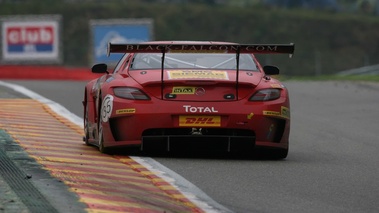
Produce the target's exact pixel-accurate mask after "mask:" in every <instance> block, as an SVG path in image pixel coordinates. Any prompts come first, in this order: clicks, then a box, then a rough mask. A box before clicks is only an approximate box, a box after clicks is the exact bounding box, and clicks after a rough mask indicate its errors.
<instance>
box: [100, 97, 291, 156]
mask: <svg viewBox="0 0 379 213" xmlns="http://www.w3.org/2000/svg"><path fill="white" fill-rule="evenodd" d="M183 117H184V118H187V119H189V118H197V119H198V120H196V121H195V122H193V123H192V124H183V122H182V121H181V119H182V118H183ZM211 118H212V119H213V118H218V119H219V120H217V119H216V121H217V122H213V121H215V120H209V119H211ZM207 119H208V120H207ZM208 121H212V122H208ZM192 128H201V130H202V132H201V133H202V134H201V135H193V134H192V133H191V130H192ZM289 130H290V116H289V104H288V99H286V98H280V99H278V100H274V101H267V102H249V101H246V100H241V101H231V102H191V103H188V102H176V101H161V100H155V101H154V103H148V102H131V101H125V100H124V99H118V98H115V99H114V105H113V110H112V114H111V116H110V118H109V121H108V122H106V123H104V124H103V131H104V132H103V133H104V140H105V142H104V145H105V146H108V147H110V146H127V145H140V146H142V147H143V144H144V143H145V142H149V143H151V142H153V143H154V142H155V143H162V144H167V145H166V146H168V150H170V146H171V145H172V144H174V143H172V142H173V141H179V142H175V143H180V141H187V140H194V141H203V142H204V143H206V142H207V141H217V139H219V141H220V142H219V143H225V144H226V149H227V150H231V149H232V147H233V144H238V143H247V144H253V145H257V146H269V147H274V148H288V137H289ZM241 141H242V142H241ZM246 141H250V142H246ZM216 143H217V142H216ZM236 146H237V145H236Z"/></svg>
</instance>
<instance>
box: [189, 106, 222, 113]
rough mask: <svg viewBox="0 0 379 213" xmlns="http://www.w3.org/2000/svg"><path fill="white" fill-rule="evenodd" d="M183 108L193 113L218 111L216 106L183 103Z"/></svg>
mask: <svg viewBox="0 0 379 213" xmlns="http://www.w3.org/2000/svg"><path fill="white" fill-rule="evenodd" d="M183 108H184V110H185V111H186V112H191V113H197V112H211V113H213V112H218V110H216V109H215V108H214V107H204V106H199V107H195V106H191V105H183Z"/></svg>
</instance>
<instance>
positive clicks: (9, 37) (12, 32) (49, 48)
mask: <svg viewBox="0 0 379 213" xmlns="http://www.w3.org/2000/svg"><path fill="white" fill-rule="evenodd" d="M59 24H60V16H16V17H13V18H12V17H9V18H6V19H2V21H1V33H2V41H1V44H2V45H1V46H2V48H1V49H2V51H1V52H2V54H1V56H2V57H1V60H2V62H5V63H6V62H13V63H15V62H17V63H33V64H36V63H37V64H45V63H59V62H61V54H60V45H59V43H60V42H59V41H60V37H59Z"/></svg>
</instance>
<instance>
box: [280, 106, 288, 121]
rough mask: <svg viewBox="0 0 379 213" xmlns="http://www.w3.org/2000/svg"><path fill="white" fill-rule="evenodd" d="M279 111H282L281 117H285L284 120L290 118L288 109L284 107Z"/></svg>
mask: <svg viewBox="0 0 379 213" xmlns="http://www.w3.org/2000/svg"><path fill="white" fill-rule="evenodd" d="M281 111H282V116H283V117H285V118H288V119H289V118H290V109H288V108H287V107H284V106H282V107H281Z"/></svg>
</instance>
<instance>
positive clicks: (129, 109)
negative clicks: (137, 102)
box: [116, 108, 136, 115]
mask: <svg viewBox="0 0 379 213" xmlns="http://www.w3.org/2000/svg"><path fill="white" fill-rule="evenodd" d="M131 113H136V109H135V108H128V109H118V110H116V114H117V115H119V114H131Z"/></svg>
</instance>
